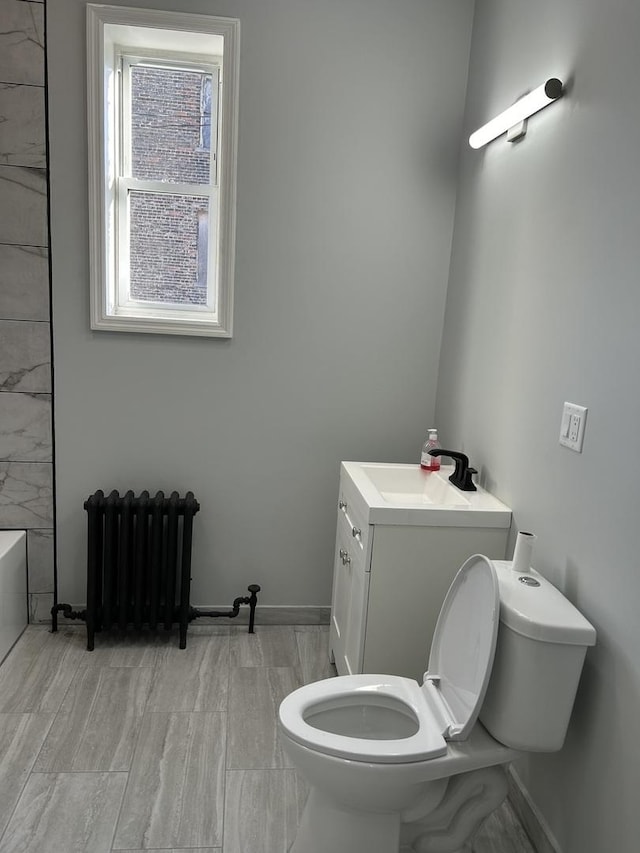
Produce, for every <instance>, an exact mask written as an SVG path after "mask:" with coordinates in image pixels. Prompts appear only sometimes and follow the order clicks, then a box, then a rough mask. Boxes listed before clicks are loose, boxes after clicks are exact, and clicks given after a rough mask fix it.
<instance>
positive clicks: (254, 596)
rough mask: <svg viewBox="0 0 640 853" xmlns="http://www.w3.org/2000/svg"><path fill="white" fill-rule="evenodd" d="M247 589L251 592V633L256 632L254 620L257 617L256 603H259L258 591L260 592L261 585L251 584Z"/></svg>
mask: <svg viewBox="0 0 640 853" xmlns="http://www.w3.org/2000/svg"><path fill="white" fill-rule="evenodd" d="M247 589H248V590H249V592H250V593H251V595H250V596H249V633H250V634H253V633H255V632H254V630H253V622H254V620H255V618H256V604H257V603H258V593H259V592H260V587H259V585H258V584H257V583H252V584H250V585H249V586H248V587H247Z"/></svg>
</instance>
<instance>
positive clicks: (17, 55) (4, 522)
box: [0, 0, 54, 622]
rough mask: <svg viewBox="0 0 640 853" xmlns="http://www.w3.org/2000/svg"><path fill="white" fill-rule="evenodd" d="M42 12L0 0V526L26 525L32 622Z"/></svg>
mask: <svg viewBox="0 0 640 853" xmlns="http://www.w3.org/2000/svg"><path fill="white" fill-rule="evenodd" d="M44 12H45V7H44V3H43V2H32V0H0V392H1V393H0V528H1V527H9V528H26V529H27V530H28V531H29V532H28V539H27V546H28V552H27V554H28V572H29V589H30V594H29V614H30V621H32V622H40V621H51V616H50V609H51V605H52V603H53V601H52V600H53V592H52V590H53V588H54V537H53V505H52V475H53V465H52V463H51V459H52V427H51V410H52V407H51V394H50V392H51V348H50V331H51V329H50V323H49V252H48V248H47V245H48V229H47V173H46V130H45V39H44Z"/></svg>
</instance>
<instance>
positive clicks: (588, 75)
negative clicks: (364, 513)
mask: <svg viewBox="0 0 640 853" xmlns="http://www.w3.org/2000/svg"><path fill="white" fill-rule="evenodd" d="M639 42H640V6H639V5H638V3H637V2H636V0H611V2H609V3H602V2H597V0H563V2H561V3H557V2H552V0H540V2H538V3H535V4H534V3H530V2H527V0H477V4H476V19H475V28H474V34H473V45H472V54H471V64H470V70H469V87H468V96H467V110H466V121H465V125H466V128H465V130H466V133H468V132H470V131H471V130H474V129H475V128H476V127H477V126H479V125H480V124H482V123H483V122H484V121H485V120H487V119H488V118H490V117H492V116H493V115H495V114H496V113H497V112H499V111H500V110H501V109H503V108H504V107H506V106H508V105H509V104H510V103H511V102H512V101H513V100H515V99H516V98H517V97H518V96H519V95H520V94H522V93H523V92H524V91H526V90H527V89H528V88H530V87H532V86H534V85H537V84H538V83H539V82H542V81H543V80H544V79H546V78H547V77H548V76H552V75H553V74H558V75H559V76H563V75H564V76H565V78H567V77H570V78H573V80H572V83H571V88H570V92H569V95H568V97H567V98H566V99H565V100H564V101H561V102H559V103H558V104H556V105H553V106H551V107H549V108H548V109H547V110H545V111H544V112H542V113H540V114H539V115H538V116H537V117H535V118H534V119H533V120H531V121H530V122H529V132H528V135H527V137H526V138H525V140H524V141H523V142H522V143H520V144H518V145H510V144H509V143H507V142H506V141H505V140H498V141H496V142H494V143H492V144H491V145H490V146H488V147H487V148H486V149H484V150H482V151H472V150H471V149H470V148H466V149H465V153H464V155H463V159H462V165H461V168H462V171H461V177H460V187H459V195H458V204H457V211H456V225H455V236H454V245H453V252H452V264H451V276H450V282H449V289H448V298H447V309H446V319H445V327H444V336H443V348H442V354H441V370H440V376H439V382H438V394H437V407H436V419H437V422H438V425H439V427H440V428H441V430H442V432H443V434H444V436H446V440H447V441H450V442H451V443H453V444H455V445H457V446H459V447H463V448H464V449H465V450H466V451H468V453H469V454H470V456H471V459H472V461H473V462H474V463H475V464H476V466H477V467H478V468H479V469H480V470H481V472H482V475H483V478H484V481H485V483H487V484H488V485H489V486H490V487H491V488H492V489H493V490H494V491H495V492H496V494H498V495H499V497H501V498H502V499H503V500H505V501H506V502H507V503H508V504H510V505H511V506H512V508H513V510H514V519H515V523H516V525H517V527H518V528H519V529H521V530H522V529H525V530H530V531H533V532H534V533H536V534H537V536H538V540H537V542H536V547H535V551H534V561H533V563H534V566H535V567H536V568H537V569H539V570H540V571H541V572H542V573H543V574H545V575H546V576H547V577H548V578H549V579H550V580H552V581H553V582H554V583H556V584H557V585H558V586H560V588H561V589H563V590H564V591H565V593H566V594H567V595H568V597H569V598H570V599H571V600H572V601H573V602H574V603H575V604H576V605H577V606H578V607H579V608H580V609H581V610H582V611H583V612H584V613H585V614H586V616H587V617H588V618H589V619H590V620H591V621H592V622H593V624H594V625H595V627H596V628H597V631H598V645H597V647H596V648H595V649H594V650H592V651H590V652H589V653H588V656H587V662H586V668H585V672H584V677H583V680H582V684H581V687H580V690H579V694H578V698H577V705H576V708H575V713H574V718H573V721H572V724H571V729H570V732H569V735H568V738H567V742H566V744H565V747H564V749H563V750H562V752H560V753H559V754H557V755H549V756H539V757H537V758H531V759H530V760H527V761H526V762H524V763H523V765H522V767H521V768H520V770H521V774H522V777H523V779H524V781H525V783H526V785H527V786H528V788H529V790H530V792H531V794H532V796H533V799H534V800H535V802H536V804H537V805H538V806H539V807H540V809H541V811H542V813H543V815H544V817H545V818H546V820H547V821H548V823H549V824H550V826H551V828H552V830H553V832H554V834H555V835H556V837H557V839H558V840H559V842H560V844H561V847H562V850H563V851H564V853H603V851H609V850H611V851H613V850H615V851H616V853H632V851H635V850H637V848H638V829H637V809H638V806H637V797H638V790H640V751H639V750H638V749H637V747H636V746H635V731H636V722H637V716H638V708H639V707H640V656H639V654H638V650H639V649H640V619H639V618H638V612H637V611H638V602H639V601H640V571H639V568H640V566H639V562H640V561H639V557H638V551H637V548H636V547H635V540H634V535H635V534H634V530H635V528H636V525H637V524H638V506H639V505H640V478H639V476H638V475H639V467H640V466H639V465H638V450H637V447H638V428H637V425H638V422H639V420H640V395H639V394H638V365H639V364H640V336H639V335H638V318H639V317H640V288H639V287H638V267H639V265H640V241H639V239H638V222H639V220H640V216H639V209H640V168H639V166H638V138H639V137H640V111H639V110H638V79H639V76H640V62H639V59H638V56H639V54H638V43H639ZM565 400H568V401H571V402H575V403H579V404H582V405H586V406H588V408H589V414H588V421H587V429H586V435H585V441H584V451H583V453H582V454H581V455H578V454H575V453H572V452H570V451H568V450H566V449H565V448H562V447H560V445H559V444H558V436H559V432H560V418H561V409H562V404H563V402H564V401H565ZM544 704H545V697H544V696H541V697H540V708H541V710H542V709H543V708H544Z"/></svg>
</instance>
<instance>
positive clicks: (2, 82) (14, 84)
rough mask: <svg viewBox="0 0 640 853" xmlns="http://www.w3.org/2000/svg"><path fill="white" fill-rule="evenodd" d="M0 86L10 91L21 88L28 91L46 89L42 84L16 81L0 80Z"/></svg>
mask: <svg viewBox="0 0 640 853" xmlns="http://www.w3.org/2000/svg"><path fill="white" fill-rule="evenodd" d="M0 86H5V87H7V88H10V89H19V88H21V87H22V86H28V87H29V88H30V89H46V88H47V87H46V85H45V84H44V83H20V82H18V81H16V80H0Z"/></svg>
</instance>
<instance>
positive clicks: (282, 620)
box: [48, 604, 331, 625]
mask: <svg viewBox="0 0 640 853" xmlns="http://www.w3.org/2000/svg"><path fill="white" fill-rule="evenodd" d="M193 606H194V607H195V608H196V609H198V610H222V611H227V610H230V609H231V608H230V606H229V605H228V604H227V605H224V604H194V605H193ZM85 607H86V605H84V604H73V605H72V609H73V610H75V611H80V610H84V609H85ZM330 613H331V608H330V607H308V606H304V605H300V606H297V605H291V606H290V605H269V604H263V605H261V604H258V606H257V607H256V619H255V624H256V625H328V624H329V617H330ZM48 621H49V622H50V621H51V618H49V620H48ZM248 622H249V608H248V607H247V606H246V605H242V606H241V607H240V612H239V613H238V615H237V616H235V617H233V618H231V619H230V618H228V617H224V616H222V617H213V616H212V617H208V616H200V617H198V618H197V619H194V620H193V622H191V623H190V624H191V625H208V624H217V625H246V624H247V623H248ZM58 624H59V625H84V622H83V621H81V620H79V619H65V618H64V616H63V615H62V613H59V614H58Z"/></svg>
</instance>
